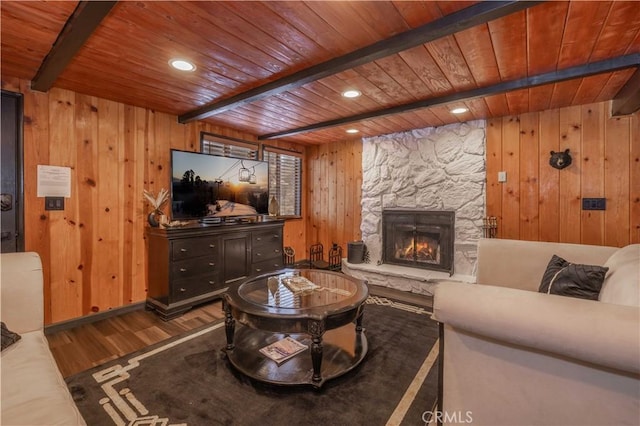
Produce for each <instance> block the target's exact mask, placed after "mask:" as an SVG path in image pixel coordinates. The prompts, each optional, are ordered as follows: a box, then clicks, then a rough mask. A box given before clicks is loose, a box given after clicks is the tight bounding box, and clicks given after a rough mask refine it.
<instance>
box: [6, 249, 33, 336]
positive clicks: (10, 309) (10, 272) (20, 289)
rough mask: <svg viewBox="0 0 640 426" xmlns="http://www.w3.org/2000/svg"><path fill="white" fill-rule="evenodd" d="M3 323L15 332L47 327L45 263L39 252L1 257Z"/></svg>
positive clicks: (9, 254) (10, 254) (7, 254)
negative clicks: (43, 269) (43, 273)
mask: <svg viewBox="0 0 640 426" xmlns="http://www.w3.org/2000/svg"><path fill="white" fill-rule="evenodd" d="M0 277H1V281H0V293H1V295H0V299H1V303H2V311H0V313H1V314H2V321H3V322H4V323H6V324H7V327H8V328H9V329H10V330H12V331H15V332H16V333H19V334H20V333H27V332H29V331H35V330H41V329H43V328H44V288H43V278H42V262H41V261H40V256H39V255H38V253H34V252H26V253H2V254H1V255H0Z"/></svg>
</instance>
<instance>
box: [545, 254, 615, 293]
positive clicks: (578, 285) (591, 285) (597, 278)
mask: <svg viewBox="0 0 640 426" xmlns="http://www.w3.org/2000/svg"><path fill="white" fill-rule="evenodd" d="M608 270H609V268H605V267H603V266H597V265H577V264H573V263H569V262H567V261H566V260H564V259H563V258H561V257H560V256H556V255H555V254H554V255H553V257H552V258H551V260H550V261H549V264H548V265H547V269H546V271H544V275H543V276H542V283H541V284H540V288H539V289H538V291H539V292H540V293H548V294H559V295H561V296H571V297H579V298H581V299H589V300H598V295H599V294H600V289H601V288H602V282H603V281H604V276H605V275H606V273H607V271H608Z"/></svg>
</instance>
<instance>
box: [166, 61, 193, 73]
mask: <svg viewBox="0 0 640 426" xmlns="http://www.w3.org/2000/svg"><path fill="white" fill-rule="evenodd" d="M169 65H171V66H172V67H174V68H175V69H177V70H180V71H195V69H196V66H195V65H193V64H192V63H191V62H189V61H185V60H184V59H172V60H170V61H169Z"/></svg>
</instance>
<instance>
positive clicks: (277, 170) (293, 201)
mask: <svg viewBox="0 0 640 426" xmlns="http://www.w3.org/2000/svg"><path fill="white" fill-rule="evenodd" d="M264 159H265V160H266V161H268V162H269V199H271V197H276V199H277V200H278V203H279V204H280V216H300V214H301V208H300V206H301V196H300V192H301V181H302V158H300V157H299V156H297V155H292V154H286V153H283V152H277V151H274V150H271V149H269V148H267V147H265V150H264Z"/></svg>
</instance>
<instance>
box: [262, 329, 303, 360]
mask: <svg viewBox="0 0 640 426" xmlns="http://www.w3.org/2000/svg"><path fill="white" fill-rule="evenodd" d="M307 348H308V346H307V345H305V344H303V343H301V342H299V341H297V340H296V339H294V338H293V337H291V336H287V337H285V338H284V339H280V340H278V341H277V342H273V343H271V344H270V345H267V346H265V347H264V348H262V349H260V352H261V353H262V354H263V355H265V356H266V357H267V358H270V359H272V360H273V361H275V362H276V363H277V364H278V365H280V364H282V363H283V362H285V361H287V360H288V359H291V358H292V357H294V356H296V355H297V354H299V353H300V352H302V351H304V350H305V349H307Z"/></svg>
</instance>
